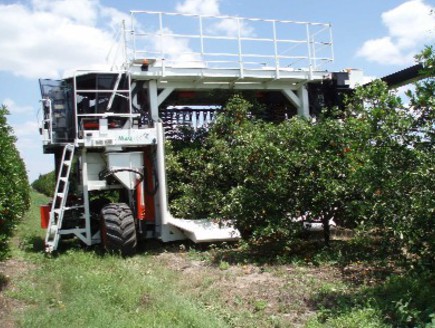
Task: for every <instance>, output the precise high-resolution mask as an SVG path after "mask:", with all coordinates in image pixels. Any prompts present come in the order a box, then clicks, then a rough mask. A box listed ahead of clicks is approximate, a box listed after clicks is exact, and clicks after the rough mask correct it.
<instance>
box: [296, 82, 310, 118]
mask: <svg viewBox="0 0 435 328" xmlns="http://www.w3.org/2000/svg"><path fill="white" fill-rule="evenodd" d="M298 97H299V100H300V106H299V107H298V115H300V116H303V117H310V104H309V100H308V90H307V86H306V85H305V84H304V85H301V87H300V88H299V89H298Z"/></svg>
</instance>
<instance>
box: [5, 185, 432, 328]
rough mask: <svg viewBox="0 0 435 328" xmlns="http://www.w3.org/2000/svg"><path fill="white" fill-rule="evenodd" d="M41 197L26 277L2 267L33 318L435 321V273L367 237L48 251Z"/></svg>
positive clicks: (107, 322)
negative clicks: (407, 263) (126, 253)
mask: <svg viewBox="0 0 435 328" xmlns="http://www.w3.org/2000/svg"><path fill="white" fill-rule="evenodd" d="M32 199H33V205H32V208H31V210H30V211H29V213H28V214H27V215H26V217H25V218H24V219H23V221H22V223H21V224H20V226H19V227H18V228H17V231H16V235H15V237H14V240H13V243H12V253H11V254H12V261H13V263H15V266H16V269H15V274H14V272H13V271H12V275H11V274H10V272H9V275H8V277H6V276H4V275H3V274H0V285H2V286H3V288H5V290H6V291H5V292H4V294H5V295H6V296H7V298H8V299H10V300H11V302H14V304H15V303H16V302H18V303H19V304H20V306H18V307H17V309H16V310H15V312H13V313H12V314H11V316H12V317H13V318H14V320H15V324H16V325H18V326H21V327H32V328H33V327H66V326H67V327H108V326H112V327H309V328H318V327H343V328H344V327H346V328H347V327H349V328H351V327H376V328H384V327H424V328H429V327H435V315H434V313H435V296H434V295H435V286H434V282H435V280H434V279H433V274H431V273H427V272H426V273H423V274H419V275H417V274H407V273H406V272H402V271H400V270H399V271H397V270H390V269H388V270H387V269H386V266H387V265H389V263H388V261H386V260H385V256H383V254H382V252H380V251H378V252H376V251H374V250H373V245H369V244H368V243H367V242H366V241H361V240H354V241H351V242H336V243H335V244H333V246H332V247H331V248H330V249H320V246H319V244H316V243H306V244H305V247H303V246H302V245H285V246H284V247H282V248H273V247H266V248H261V247H259V246H258V245H254V247H248V246H247V245H244V244H241V245H227V244H223V245H208V246H194V245H192V244H190V243H183V244H172V245H169V246H166V245H162V244H160V243H156V242H147V243H146V244H145V247H144V249H145V250H144V251H143V252H140V253H139V254H138V255H136V256H134V257H131V258H127V259H125V258H121V257H118V256H115V255H106V254H103V253H102V252H101V251H100V250H99V249H98V248H91V249H82V248H80V247H79V246H78V244H77V243H75V242H69V243H68V242H64V243H63V244H62V245H63V246H62V249H63V250H62V251H61V252H60V253H59V254H58V255H54V256H47V255H45V254H44V252H43V240H44V231H43V230H41V229H40V228H39V205H40V204H44V203H46V202H47V198H46V197H45V196H42V195H40V194H38V193H32ZM257 246H258V247H257ZM5 263H6V264H7V262H5ZM0 264H1V263H0ZM375 264H376V265H377V266H375ZM379 267H382V270H380V269H379ZM0 269H1V268H0ZM393 269H394V268H393ZM0 296H1V294H0ZM20 308H23V310H20ZM0 315H1V311H0ZM432 322H433V323H432ZM0 326H2V325H1V317H0Z"/></svg>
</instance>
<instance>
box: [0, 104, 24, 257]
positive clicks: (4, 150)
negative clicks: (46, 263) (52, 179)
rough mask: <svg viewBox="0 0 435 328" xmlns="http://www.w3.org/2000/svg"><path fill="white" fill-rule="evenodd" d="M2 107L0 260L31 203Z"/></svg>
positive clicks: (13, 139)
mask: <svg viewBox="0 0 435 328" xmlns="http://www.w3.org/2000/svg"><path fill="white" fill-rule="evenodd" d="M8 114H9V113H8V110H7V108H6V107H5V106H2V107H1V108H0V149H1V156H0V258H3V257H4V256H5V255H6V253H7V241H8V238H9V237H10V236H11V234H12V231H13V228H14V227H15V225H16V223H17V222H18V220H19V219H20V218H21V216H22V215H23V214H24V212H25V211H26V210H27V209H28V207H29V203H30V196H29V183H28V179H27V173H26V169H25V166H24V162H23V160H22V159H21V157H20V154H19V152H18V150H17V149H16V148H15V141H16V139H15V137H14V136H13V133H12V128H11V127H10V126H9V125H8V123H7V120H6V116H7V115H8Z"/></svg>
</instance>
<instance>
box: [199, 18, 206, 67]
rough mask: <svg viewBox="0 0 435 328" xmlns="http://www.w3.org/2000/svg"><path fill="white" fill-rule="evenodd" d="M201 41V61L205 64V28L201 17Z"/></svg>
mask: <svg viewBox="0 0 435 328" xmlns="http://www.w3.org/2000/svg"><path fill="white" fill-rule="evenodd" d="M199 33H200V34H199V40H200V43H201V60H202V61H203V62H205V57H204V31H203V26H202V16H201V15H199Z"/></svg>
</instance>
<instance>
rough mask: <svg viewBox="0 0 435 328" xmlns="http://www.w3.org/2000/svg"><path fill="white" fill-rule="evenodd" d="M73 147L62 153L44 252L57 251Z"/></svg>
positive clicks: (70, 146) (66, 148)
mask: <svg viewBox="0 0 435 328" xmlns="http://www.w3.org/2000/svg"><path fill="white" fill-rule="evenodd" d="M74 150H75V146H74V145H72V144H67V145H66V146H65V147H64V149H63V153H62V160H61V163H60V168H59V175H58V177H57V182H56V189H55V191H54V197H53V204H52V205H51V212H50V221H49V225H48V229H47V234H46V236H45V251H46V252H48V253H51V252H53V251H55V250H56V249H57V246H58V244H59V239H60V230H61V229H62V221H63V216H64V213H65V210H66V208H65V205H66V200H67V197H68V190H69V176H70V172H71V164H72V160H73V158H74Z"/></svg>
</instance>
